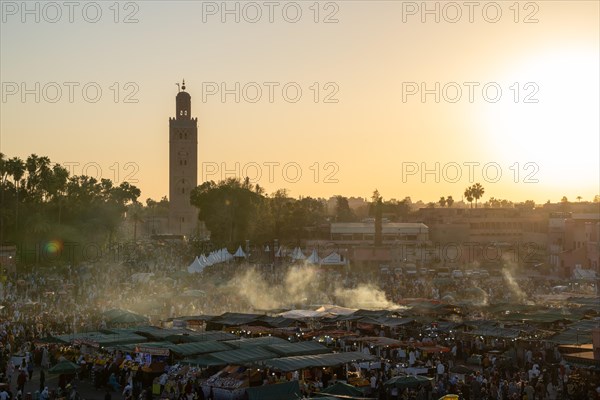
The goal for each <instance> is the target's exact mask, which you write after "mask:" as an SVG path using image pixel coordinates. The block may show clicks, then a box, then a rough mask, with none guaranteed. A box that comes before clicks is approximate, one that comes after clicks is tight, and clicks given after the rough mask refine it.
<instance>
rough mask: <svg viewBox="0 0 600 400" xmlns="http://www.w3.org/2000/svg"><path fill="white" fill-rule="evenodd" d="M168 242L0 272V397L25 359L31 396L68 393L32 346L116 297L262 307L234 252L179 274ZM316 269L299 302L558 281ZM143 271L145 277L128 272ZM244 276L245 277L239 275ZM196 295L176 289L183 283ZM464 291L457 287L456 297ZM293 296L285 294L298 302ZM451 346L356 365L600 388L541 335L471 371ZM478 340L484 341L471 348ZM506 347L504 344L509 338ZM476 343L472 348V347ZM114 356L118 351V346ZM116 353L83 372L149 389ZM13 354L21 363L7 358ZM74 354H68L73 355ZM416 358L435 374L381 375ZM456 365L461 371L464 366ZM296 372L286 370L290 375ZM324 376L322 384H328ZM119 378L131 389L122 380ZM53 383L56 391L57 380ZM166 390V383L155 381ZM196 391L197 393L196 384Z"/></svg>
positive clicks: (136, 306) (566, 392)
mask: <svg viewBox="0 0 600 400" xmlns="http://www.w3.org/2000/svg"><path fill="white" fill-rule="evenodd" d="M181 254H182V253H181V251H180V249H178V248H173V247H172V246H158V247H151V248H150V249H145V250H143V251H142V250H136V251H134V252H133V253H130V254H129V255H128V260H127V262H120V263H113V262H109V261H107V260H101V261H99V262H97V263H95V264H93V265H85V266H79V267H63V268H47V269H39V270H35V271H34V272H29V273H25V274H23V273H19V274H8V275H5V279H4V280H3V281H0V307H1V308H0V315H1V319H0V350H1V351H0V376H2V380H3V381H4V382H6V383H8V384H9V385H8V386H6V385H5V386H4V387H3V389H2V390H0V400H7V399H9V398H10V399H14V398H23V396H24V393H23V389H24V385H25V382H27V381H30V380H31V379H32V374H33V371H34V369H35V370H36V371H39V373H37V374H36V376H37V377H38V379H39V390H38V393H39V397H40V398H41V399H44V400H46V399H50V398H53V397H69V399H72V400H77V398H78V396H80V395H79V392H78V390H77V388H76V385H75V382H73V383H72V384H71V385H70V386H69V383H68V382H66V381H62V382H58V385H57V386H56V387H55V388H53V389H49V388H48V387H46V383H45V380H46V378H45V376H46V371H47V370H48V368H49V367H50V366H52V365H54V364H55V363H56V362H57V361H58V356H57V355H56V354H55V352H53V351H49V348H48V345H40V343H43V340H42V339H44V338H48V337H54V336H56V335H61V334H67V333H76V332H82V331H93V330H98V329H102V328H105V327H106V320H105V317H104V316H103V314H102V313H103V312H104V311H106V310H110V309H113V308H123V309H132V310H134V311H137V312H139V313H142V314H144V315H148V316H149V317H151V320H152V321H153V322H158V321H161V320H165V319H167V318H172V317H175V316H178V315H199V314H208V315H219V314H222V313H224V312H256V311H257V309H258V308H259V307H257V306H256V304H254V302H253V297H252V296H249V295H248V294H247V293H245V292H244V291H240V290H236V287H235V284H232V282H234V283H236V284H238V283H239V282H240V281H239V279H237V278H236V276H237V275H239V274H241V273H244V274H246V275H245V279H247V278H248V276H247V271H241V270H243V269H244V268H246V269H248V268H249V267H248V266H247V265H240V264H239V263H235V262H232V263H230V264H217V265H216V266H213V267H209V268H207V269H206V270H205V271H204V272H202V274H201V276H199V275H196V274H187V272H186V271H185V270H183V269H182V268H181V266H182V264H183V265H185V264H186V263H185V260H184V257H183V256H182V255H181ZM252 268H253V269H252V271H253V275H252V276H251V279H255V280H261V282H262V284H263V286H257V287H267V288H269V287H281V286H282V285H285V284H286V280H287V279H289V271H290V269H291V268H302V266H298V265H295V266H292V265H291V263H290V264H289V265H288V264H286V263H283V264H278V265H275V266H273V265H263V266H257V267H252ZM306 268H311V271H313V275H311V276H313V277H314V279H312V280H310V281H309V282H308V283H306V287H301V288H300V289H301V291H302V290H303V291H306V293H308V295H307V297H308V298H307V299H305V301H306V304H317V303H322V304H339V305H342V306H344V305H346V304H343V302H344V298H343V297H340V296H339V295H338V294H337V293H339V289H340V288H341V289H344V290H349V291H352V290H354V289H356V288H359V287H361V285H369V287H370V288H373V289H374V290H375V291H376V292H377V293H379V294H382V295H383V296H384V298H385V299H386V300H387V301H389V302H390V303H391V304H394V303H396V304H400V303H401V302H402V301H403V300H404V299H407V298H425V299H436V300H441V299H444V296H449V297H446V299H448V298H451V299H454V298H457V299H464V298H465V297H464V288H465V285H468V286H470V287H474V288H478V289H479V290H480V292H478V293H479V294H477V296H479V297H478V298H476V299H472V300H473V301H485V302H487V303H503V302H508V301H513V302H515V301H524V299H526V300H527V301H532V300H535V299H536V298H538V297H540V296H543V295H545V294H548V293H551V291H552V288H553V287H555V286H556V285H558V284H561V283H562V282H561V281H552V280H543V281H540V280H537V279H534V278H518V279H514V278H513V277H512V276H502V275H500V276H493V277H488V278H481V277H480V278H463V279H460V280H459V279H451V278H449V279H445V280H438V279H435V278H434V277H431V276H429V277H427V276H414V277H408V276H406V275H398V274H395V273H385V274H383V273H380V271H379V270H374V271H372V272H370V273H364V272H356V269H354V270H353V271H355V272H349V271H348V270H340V269H331V270H323V269H319V268H318V267H314V266H306ZM136 274H138V275H139V274H144V276H145V277H146V278H145V279H132V276H134V275H136ZM242 282H243V281H242ZM190 291H191V292H194V293H195V295H193V296H190V295H185V293H186V292H190ZM461 296H463V297H462V298H461ZM301 305H302V304H293V306H301ZM444 345H446V346H448V347H449V348H451V349H452V350H451V351H449V352H447V353H437V354H435V355H431V354H419V350H418V349H417V348H410V347H406V348H400V349H398V350H394V351H392V350H389V349H388V350H386V351H385V354H383V355H382V357H383V360H384V361H383V362H382V365H381V367H380V368H377V369H373V370H371V371H369V372H364V371H363V374H366V375H367V376H368V379H369V386H370V388H371V392H372V395H373V396H376V397H378V398H382V399H386V398H391V399H430V398H435V399H437V398H439V397H441V396H443V395H445V394H459V395H460V396H461V399H462V398H464V399H473V400H475V399H483V400H485V399H494V400H507V399H525V398H526V399H528V400H532V399H535V400H558V399H574V400H578V399H595V398H600V382H599V381H598V375H597V372H596V373H594V372H593V371H588V370H586V369H584V368H572V367H570V366H569V364H568V363H566V362H565V361H564V359H562V357H561V355H560V353H558V352H556V351H554V349H551V351H549V349H546V348H544V345H543V344H542V343H541V342H540V343H535V342H533V343H531V342H530V343H528V344H527V346H524V345H521V346H516V345H515V346H514V348H512V350H513V351H514V352H515V357H514V361H515V362H512V363H506V362H504V361H503V360H501V359H500V358H499V357H498V358H493V357H487V356H486V357H483V359H482V360H481V365H480V366H479V367H478V368H475V369H473V370H472V371H471V372H467V373H463V374H457V373H452V372H451V371H452V368H453V367H454V366H457V365H462V364H465V363H466V361H467V358H468V355H469V354H470V353H472V349H471V348H470V346H472V345H474V344H473V343H469V344H468V345H467V344H466V343H464V342H461V341H458V340H457V341H455V342H451V341H446V342H445V343H444ZM479 350H482V349H479ZM507 350H508V349H507ZM480 352H481V351H480ZM122 356H123V355H119V357H122ZM116 357H117V356H115V358H114V359H113V361H112V362H107V363H106V365H105V367H104V368H103V369H102V370H101V371H98V373H96V374H88V375H85V374H84V375H81V376H80V378H82V379H84V378H86V377H87V378H89V379H92V375H93V380H94V381H93V382H94V386H95V387H96V388H97V389H98V391H104V390H105V389H106V388H109V389H112V390H114V391H112V392H107V393H105V397H104V398H109V397H110V396H111V395H115V393H117V395H118V396H117V397H119V398H120V396H123V397H125V398H128V397H129V398H131V397H134V396H135V397H136V398H140V399H146V398H147V399H150V398H152V390H151V386H149V383H148V382H143V381H142V379H141V377H140V376H139V374H137V373H135V372H133V371H128V370H127V369H121V368H119V365H118V364H117V358H116ZM15 360H19V362H17V363H15ZM75 361H76V360H75ZM415 365H419V366H420V367H423V368H427V369H428V370H435V372H434V374H433V375H434V376H435V380H434V382H433V383H432V384H431V385H430V388H429V389H427V386H420V387H418V388H414V389H406V390H399V389H398V388H394V387H386V386H385V385H384V384H383V383H384V382H386V381H387V380H389V379H390V378H392V377H393V376H394V375H395V374H398V373H399V370H400V369H401V368H400V367H396V366H404V367H408V368H410V367H413V366H415ZM461 376H462V377H461ZM290 379H293V377H290ZM177 382H178V383H177V384H176V385H169V387H168V390H167V391H166V392H165V393H166V394H165V396H167V397H169V398H170V399H179V398H184V397H185V398H202V396H204V395H205V394H204V393H202V394H200V392H201V390H200V389H199V388H200V380H199V379H197V378H196V377H195V376H194V378H192V377H191V376H190V375H184V376H181V377H180V379H179V380H178V381H177ZM330 383H331V380H329V381H328V382H326V383H325V386H326V385H327V384H330ZM126 388H129V389H127V390H126ZM58 389H60V392H57V390H58ZM163 391H164V388H163ZM194 394H195V395H194Z"/></svg>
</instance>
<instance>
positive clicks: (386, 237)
mask: <svg viewBox="0 0 600 400" xmlns="http://www.w3.org/2000/svg"><path fill="white" fill-rule="evenodd" d="M381 231H382V239H383V244H408V245H416V244H420V243H424V242H427V241H428V240H429V228H428V227H427V226H426V225H425V224H421V223H406V222H384V223H382V229H381ZM330 232H331V240H332V241H333V242H336V243H339V244H348V245H351V244H357V245H358V244H369V245H372V244H373V242H374V240H375V222H374V221H373V222H334V223H332V224H331V231H330Z"/></svg>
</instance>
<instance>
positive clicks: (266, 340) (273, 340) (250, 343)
mask: <svg viewBox="0 0 600 400" xmlns="http://www.w3.org/2000/svg"><path fill="white" fill-rule="evenodd" d="M223 343H225V344H228V345H230V346H231V347H233V348H237V349H245V348H248V347H256V346H263V347H264V346H271V345H274V344H284V343H289V342H288V341H287V340H285V339H281V338H278V337H275V336H261V337H256V338H249V339H238V340H227V341H225V342H223Z"/></svg>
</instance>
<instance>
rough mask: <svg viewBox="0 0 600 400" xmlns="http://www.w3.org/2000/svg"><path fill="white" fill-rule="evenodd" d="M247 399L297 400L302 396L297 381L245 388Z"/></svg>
mask: <svg viewBox="0 0 600 400" xmlns="http://www.w3.org/2000/svg"><path fill="white" fill-rule="evenodd" d="M246 393H247V394H248V400H297V399H299V398H301V397H302V394H301V393H300V385H299V383H298V381H291V382H285V383H278V384H275V385H265V386H258V387H251V388H247V389H246Z"/></svg>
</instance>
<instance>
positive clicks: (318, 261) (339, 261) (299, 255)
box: [290, 247, 348, 265]
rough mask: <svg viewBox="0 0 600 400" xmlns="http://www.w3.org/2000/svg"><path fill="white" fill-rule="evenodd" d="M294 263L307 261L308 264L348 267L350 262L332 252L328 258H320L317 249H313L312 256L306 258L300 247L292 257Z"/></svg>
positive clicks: (293, 252)
mask: <svg viewBox="0 0 600 400" xmlns="http://www.w3.org/2000/svg"><path fill="white" fill-rule="evenodd" d="M290 257H291V259H292V260H293V261H304V260H305V261H306V262H307V263H308V264H314V265H346V264H347V263H348V261H347V260H346V259H344V257H342V256H341V255H340V254H339V253H337V252H335V251H334V252H332V253H331V254H329V255H328V256H327V257H323V258H320V257H319V253H318V252H317V250H316V249H313V251H312V253H310V256H308V257H306V256H305V255H304V253H303V252H302V250H301V249H300V247H296V248H295V249H294V251H292V254H291V255H290Z"/></svg>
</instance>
